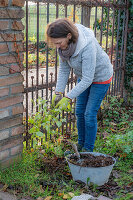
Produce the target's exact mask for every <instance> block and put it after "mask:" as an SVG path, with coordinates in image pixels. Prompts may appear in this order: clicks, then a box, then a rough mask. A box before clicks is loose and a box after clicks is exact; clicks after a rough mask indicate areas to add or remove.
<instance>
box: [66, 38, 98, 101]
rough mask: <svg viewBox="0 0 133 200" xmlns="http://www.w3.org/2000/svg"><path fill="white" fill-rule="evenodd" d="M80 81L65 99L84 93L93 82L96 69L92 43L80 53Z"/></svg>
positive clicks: (94, 49) (94, 50)
mask: <svg viewBox="0 0 133 200" xmlns="http://www.w3.org/2000/svg"><path fill="white" fill-rule="evenodd" d="M81 62H82V79H81V81H80V82H79V83H78V84H77V85H76V86H75V87H74V88H73V89H72V90H71V91H70V92H69V93H67V97H69V98H70V99H73V98H75V97H77V96H79V95H80V94H81V93H82V92H84V91H85V90H86V89H87V88H88V87H89V86H90V85H91V84H92V82H93V79H94V75H95V68H96V47H95V44H94V42H90V44H89V45H87V46H86V47H85V48H84V50H83V52H82V58H81Z"/></svg>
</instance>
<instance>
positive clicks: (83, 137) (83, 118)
mask: <svg viewBox="0 0 133 200" xmlns="http://www.w3.org/2000/svg"><path fill="white" fill-rule="evenodd" d="M46 33H47V41H48V43H52V44H54V45H55V46H56V47H57V49H58V52H59V60H60V64H59V74H58V80H57V84H56V90H55V95H54V96H53V99H52V101H53V102H55V101H58V100H59V99H60V94H61V93H64V90H65V87H66V84H67V81H68V78H69V74H70V70H71V68H73V70H74V73H75V75H76V76H77V80H78V81H77V85H76V86H75V87H74V88H73V89H72V90H71V91H70V92H68V93H67V94H66V96H65V97H63V98H62V99H61V100H60V101H59V102H58V104H57V107H60V108H62V109H65V108H66V107H67V106H68V104H69V102H70V101H71V99H74V98H77V100H76V118H77V129H78V150H79V151H81V150H82V151H88V152H92V151H93V149H94V143H95V139H96V133H97V112H98V109H99V108H100V105H101V102H102V100H103V98H104V96H105V95H106V93H107V90H108V88H109V86H110V82H111V79H112V76H113V67H112V64H111V63H110V60H109V57H108V55H107V54H106V53H105V52H104V50H103V49H102V48H101V46H100V45H99V43H98V41H97V40H96V38H95V36H94V33H93V31H92V30H90V29H89V28H86V27H85V26H83V25H81V24H73V23H72V22H71V21H69V20H68V19H66V18H65V19H57V20H56V21H55V22H53V23H51V24H50V25H49V26H48V28H47V32H46Z"/></svg>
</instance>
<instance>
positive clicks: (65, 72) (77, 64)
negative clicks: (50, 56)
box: [55, 24, 113, 99]
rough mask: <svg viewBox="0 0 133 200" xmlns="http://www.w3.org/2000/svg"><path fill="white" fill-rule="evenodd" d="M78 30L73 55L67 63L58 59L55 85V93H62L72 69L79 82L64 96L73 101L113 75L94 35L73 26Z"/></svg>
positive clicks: (104, 53) (91, 32) (82, 28)
mask: <svg viewBox="0 0 133 200" xmlns="http://www.w3.org/2000/svg"><path fill="white" fill-rule="evenodd" d="M75 26H76V27H77V28H78V33H79V37H78V41H77V46H76V50H75V52H74V54H73V55H72V56H71V57H70V60H69V61H62V59H61V58H59V61H60V62H59V64H60V65H59V73H58V79H57V84H56V90H55V91H56V92H62V93H63V92H64V91H65V87H66V84H67V81H68V78H69V74H70V70H71V68H73V71H74V73H75V75H76V76H77V77H78V78H80V79H81V81H80V82H79V83H78V84H77V85H76V86H75V87H74V88H73V89H72V90H71V91H70V92H68V93H67V94H66V96H67V97H69V98H70V99H73V98H75V97H77V96H79V95H80V94H81V93H82V92H83V91H85V90H86V89H87V88H88V87H89V86H90V85H91V84H92V83H93V82H104V81H107V80H109V79H110V78H111V77H112V75H113V66H112V64H111V62H110V59H109V57H108V55H107V54H106V52H105V51H104V50H103V49H102V47H101V46H100V45H99V43H98V41H97V40H96V38H95V36H94V33H93V31H92V30H90V29H89V28H86V27H85V26H83V25H81V24H75Z"/></svg>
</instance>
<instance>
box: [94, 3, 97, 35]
mask: <svg viewBox="0 0 133 200" xmlns="http://www.w3.org/2000/svg"><path fill="white" fill-rule="evenodd" d="M96 25H97V7H96V8H95V25H94V34H95V37H96V30H97V29H96Z"/></svg>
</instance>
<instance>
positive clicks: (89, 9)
mask: <svg viewBox="0 0 133 200" xmlns="http://www.w3.org/2000/svg"><path fill="white" fill-rule="evenodd" d="M88 12H89V16H88V17H89V18H88V27H89V28H90V18H91V7H89V8H88Z"/></svg>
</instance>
